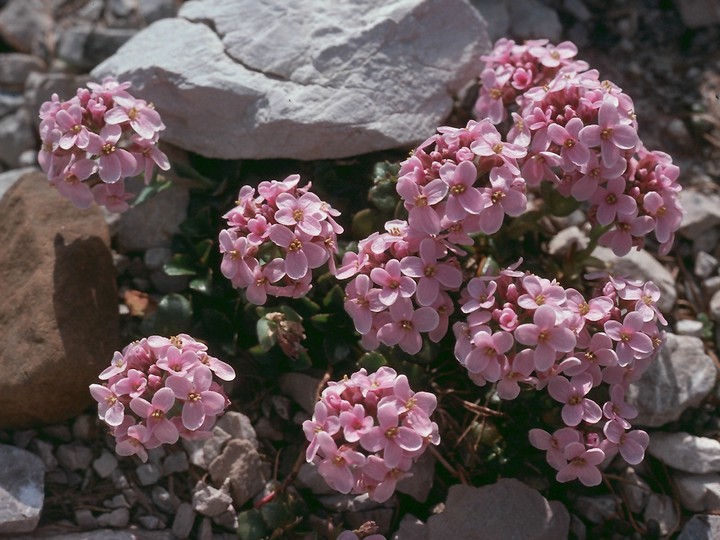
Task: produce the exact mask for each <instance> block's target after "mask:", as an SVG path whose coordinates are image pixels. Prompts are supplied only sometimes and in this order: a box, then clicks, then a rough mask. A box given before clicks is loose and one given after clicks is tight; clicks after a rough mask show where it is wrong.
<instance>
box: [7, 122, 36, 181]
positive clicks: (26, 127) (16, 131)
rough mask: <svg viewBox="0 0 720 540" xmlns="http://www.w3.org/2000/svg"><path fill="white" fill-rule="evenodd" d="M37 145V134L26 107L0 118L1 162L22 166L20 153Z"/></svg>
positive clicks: (9, 165) (10, 165) (13, 166)
mask: <svg viewBox="0 0 720 540" xmlns="http://www.w3.org/2000/svg"><path fill="white" fill-rule="evenodd" d="M34 147H35V135H34V134H33V128H32V125H31V123H30V118H29V116H28V113H27V111H26V110H25V109H18V110H17V111H15V112H14V113H11V114H8V115H6V116H4V117H2V118H0V162H2V163H4V164H5V165H7V166H8V167H10V168H19V167H20V159H19V158H20V154H22V153H23V152H24V151H25V150H28V149H31V148H34Z"/></svg>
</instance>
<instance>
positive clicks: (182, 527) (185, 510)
mask: <svg viewBox="0 0 720 540" xmlns="http://www.w3.org/2000/svg"><path fill="white" fill-rule="evenodd" d="M194 522H195V510H193V509H192V506H190V504H189V503H186V502H184V503H182V504H181V505H180V506H179V507H178V509H177V513H176V514H175V519H174V520H173V524H172V532H173V534H174V535H175V536H177V537H178V538H187V537H188V536H190V532H191V531H192V527H193V523H194Z"/></svg>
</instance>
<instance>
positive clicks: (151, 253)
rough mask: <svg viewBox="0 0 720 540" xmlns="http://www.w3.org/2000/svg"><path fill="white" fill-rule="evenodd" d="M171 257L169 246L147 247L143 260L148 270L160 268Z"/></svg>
mask: <svg viewBox="0 0 720 540" xmlns="http://www.w3.org/2000/svg"><path fill="white" fill-rule="evenodd" d="M171 258H172V250H171V249H170V248H169V247H164V246H163V247H155V248H150V249H148V250H147V251H146V252H145V254H144V255H143V262H144V263H145V266H146V267H147V268H148V270H160V269H161V268H162V267H163V265H164V264H165V263H166V262H168V261H169V260H170V259H171Z"/></svg>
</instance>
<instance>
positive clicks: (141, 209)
mask: <svg viewBox="0 0 720 540" xmlns="http://www.w3.org/2000/svg"><path fill="white" fill-rule="evenodd" d="M143 185H144V184H143V182H142V181H138V180H137V179H128V180H127V181H126V189H127V191H130V192H133V193H139V192H140V190H141V189H142V187H143ZM189 201H190V193H189V191H188V190H187V189H186V188H181V187H179V186H173V187H172V188H170V189H166V190H164V191H161V192H160V193H157V194H155V195H154V196H152V197H150V199H148V200H146V201H145V202H143V203H142V204H139V205H137V206H134V207H131V208H130V209H129V210H128V211H127V212H124V213H123V214H122V215H121V216H120V221H119V223H118V228H117V241H118V247H119V248H120V251H121V252H128V251H146V250H148V249H150V248H153V247H168V246H169V245H170V242H171V240H172V236H173V234H175V233H177V232H179V231H180V223H182V222H183V221H185V218H186V217H187V207H188V203H189Z"/></svg>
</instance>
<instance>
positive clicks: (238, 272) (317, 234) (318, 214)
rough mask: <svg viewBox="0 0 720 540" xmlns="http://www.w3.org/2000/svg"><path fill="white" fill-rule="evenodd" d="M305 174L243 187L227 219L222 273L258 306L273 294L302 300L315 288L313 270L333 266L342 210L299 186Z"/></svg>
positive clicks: (221, 249) (222, 250) (340, 231)
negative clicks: (312, 282) (338, 221)
mask: <svg viewBox="0 0 720 540" xmlns="http://www.w3.org/2000/svg"><path fill="white" fill-rule="evenodd" d="M299 181H300V176H299V175H297V174H294V175H291V176H288V177H287V178H286V179H285V180H283V181H281V182H278V181H271V182H260V184H259V185H258V187H257V194H256V193H255V188H253V187H251V186H244V187H243V188H242V189H241V190H240V195H239V197H238V200H237V201H236V206H235V208H233V209H232V210H230V211H229V212H228V213H227V214H225V215H224V216H223V217H224V218H225V219H227V222H228V225H229V228H228V229H224V230H222V231H220V235H219V241H220V252H221V253H222V254H223V260H222V264H221V267H220V269H221V271H222V273H223V275H224V276H225V277H226V278H228V279H229V280H231V282H232V284H233V286H234V287H236V288H239V289H244V290H245V293H246V296H247V299H248V300H249V301H250V302H252V303H253V304H256V305H262V304H264V303H265V302H266V301H267V297H268V295H270V296H280V297H290V298H299V297H301V296H304V295H305V294H307V292H308V291H309V290H310V288H311V286H312V285H311V280H312V270H313V269H315V268H319V267H321V266H322V265H323V264H325V263H328V265H329V267H330V269H331V271H332V270H334V268H335V266H334V259H333V255H334V254H335V253H336V252H337V235H338V234H340V233H342V231H343V229H342V227H341V226H340V225H339V224H338V223H337V222H336V221H335V220H334V219H333V217H334V216H338V215H339V212H337V210H335V209H333V208H332V207H331V206H330V205H329V204H328V203H326V202H323V201H321V200H320V199H319V198H318V196H317V195H315V194H314V193H311V192H310V187H311V186H310V184H307V185H306V186H304V187H298V183H299Z"/></svg>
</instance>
